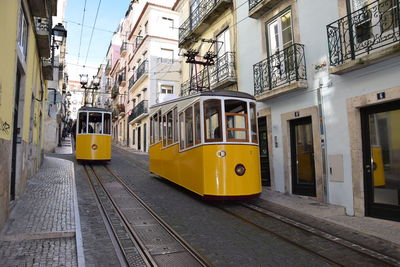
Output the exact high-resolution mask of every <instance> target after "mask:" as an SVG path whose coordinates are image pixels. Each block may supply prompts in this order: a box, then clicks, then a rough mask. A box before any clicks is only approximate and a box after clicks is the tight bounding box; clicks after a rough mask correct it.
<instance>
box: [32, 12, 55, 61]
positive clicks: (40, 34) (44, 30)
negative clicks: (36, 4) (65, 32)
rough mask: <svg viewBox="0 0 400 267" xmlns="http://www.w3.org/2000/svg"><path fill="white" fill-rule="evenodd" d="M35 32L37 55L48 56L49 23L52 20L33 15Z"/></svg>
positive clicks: (49, 44)
mask: <svg viewBox="0 0 400 267" xmlns="http://www.w3.org/2000/svg"><path fill="white" fill-rule="evenodd" d="M34 22H35V32H36V39H37V44H38V48H39V55H40V56H41V57H46V58H49V57H50V50H51V49H50V48H51V43H50V41H51V38H50V37H51V23H52V20H51V18H50V19H47V18H40V17H35V18H34Z"/></svg>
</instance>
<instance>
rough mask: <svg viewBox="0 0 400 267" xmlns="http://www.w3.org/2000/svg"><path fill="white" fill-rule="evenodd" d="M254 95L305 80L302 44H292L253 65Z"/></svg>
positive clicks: (305, 72)
mask: <svg viewBox="0 0 400 267" xmlns="http://www.w3.org/2000/svg"><path fill="white" fill-rule="evenodd" d="M253 75H254V95H259V94H261V93H263V92H264V91H267V90H272V89H274V88H277V87H279V86H283V85H287V84H290V83H291V82H293V81H300V80H307V71H306V60H305V54H304V45H302V44H292V45H291V46H289V47H287V48H286V49H284V50H282V51H278V52H276V53H275V54H273V55H272V56H270V57H268V58H266V59H264V60H262V61H260V62H258V63H257V64H254V65H253Z"/></svg>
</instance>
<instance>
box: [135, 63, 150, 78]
mask: <svg viewBox="0 0 400 267" xmlns="http://www.w3.org/2000/svg"><path fill="white" fill-rule="evenodd" d="M148 71H149V62H148V61H147V59H146V60H145V61H143V62H142V64H140V65H139V67H138V69H137V71H136V81H137V80H139V79H140V77H142V76H143V75H144V74H145V73H147V72H148Z"/></svg>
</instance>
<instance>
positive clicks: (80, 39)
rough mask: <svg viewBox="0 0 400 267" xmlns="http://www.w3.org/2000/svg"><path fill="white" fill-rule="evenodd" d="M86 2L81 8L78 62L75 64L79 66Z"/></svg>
mask: <svg viewBox="0 0 400 267" xmlns="http://www.w3.org/2000/svg"><path fill="white" fill-rule="evenodd" d="M86 2H87V0H85V5H84V6H83V16H82V23H81V24H82V27H81V36H80V37H79V49H78V61H77V64H79V58H80V56H81V45H82V34H83V24H84V22H85V14H86Z"/></svg>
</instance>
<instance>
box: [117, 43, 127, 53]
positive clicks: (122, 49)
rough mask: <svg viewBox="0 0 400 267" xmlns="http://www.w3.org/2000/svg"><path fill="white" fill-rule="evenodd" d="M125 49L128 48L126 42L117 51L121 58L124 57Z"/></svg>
mask: <svg viewBox="0 0 400 267" xmlns="http://www.w3.org/2000/svg"><path fill="white" fill-rule="evenodd" d="M127 48H128V43H127V42H123V43H122V45H121V48H120V49H119V53H120V54H121V56H125V55H126V52H127Z"/></svg>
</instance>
